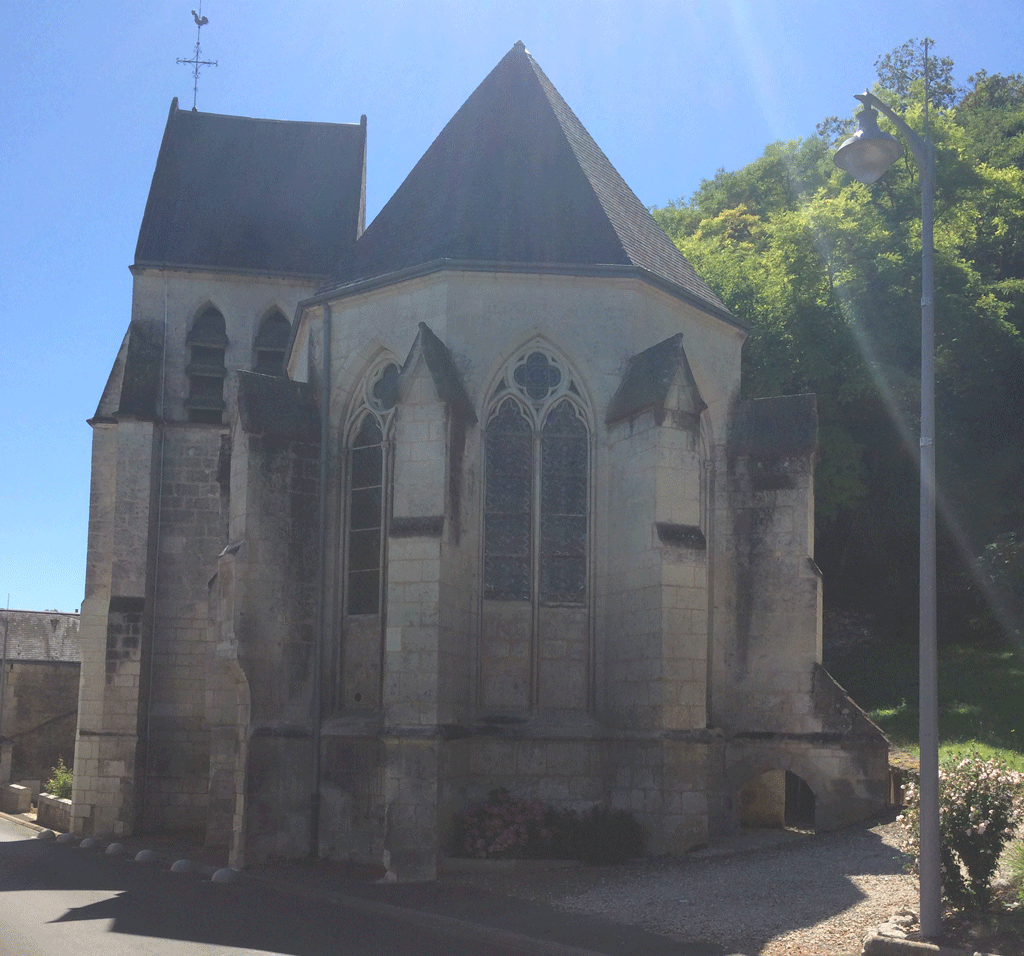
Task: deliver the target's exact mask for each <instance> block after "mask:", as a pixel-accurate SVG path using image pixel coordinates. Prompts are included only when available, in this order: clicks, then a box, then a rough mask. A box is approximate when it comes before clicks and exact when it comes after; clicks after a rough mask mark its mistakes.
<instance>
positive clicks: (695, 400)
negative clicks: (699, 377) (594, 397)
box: [604, 332, 708, 426]
mask: <svg viewBox="0 0 1024 956" xmlns="http://www.w3.org/2000/svg"><path fill="white" fill-rule="evenodd" d="M677 379H678V380H679V385H680V389H681V394H680V400H681V405H680V407H679V408H678V409H676V411H679V412H682V413H683V414H685V415H686V416H687V417H688V418H689V419H690V420H691V421H692V423H693V425H694V426H697V424H698V422H699V420H700V414H701V412H703V411H704V409H706V408H707V407H708V406H707V404H706V403H705V401H704V399H703V398H701V395H700V390H699V389H698V388H697V382H696V381H695V380H694V377H693V371H692V370H691V368H690V362H689V360H688V359H687V358H686V352H685V350H684V349H683V333H682V332H677V333H676V334H675V335H673V336H672V337H671V338H667V339H665V340H664V341H663V342H659V343H658V344H657V345H652V346H651V347H650V348H649V349H644V351H642V352H640V353H639V354H638V355H634V356H633V357H632V358H631V359H630V360H629V365H628V366H626V374H625V375H623V376H622V381H621V382H620V383H619V387H618V389H616V391H615V394H614V395H613V396H612V400H611V402H609V403H608V411H607V412H606V413H605V417H604V420H605V422H606V423H607V424H609V425H613V424H615V422H621V421H624V420H625V419H627V418H635V417H636V416H637V415H639V414H640V413H641V412H646V411H652V410H653V411H654V414H655V417H656V418H657V419H658V420H659V422H660V420H661V419H663V418H664V415H665V405H666V403H667V402H668V397H669V390H670V389H671V388H672V383H673V382H675V381H676V380H677Z"/></svg>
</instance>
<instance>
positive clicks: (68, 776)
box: [43, 757, 74, 800]
mask: <svg viewBox="0 0 1024 956" xmlns="http://www.w3.org/2000/svg"><path fill="white" fill-rule="evenodd" d="M51 773H52V774H53V775H52V776H51V777H50V779H49V780H47V781H46V786H45V787H43V790H44V792H46V793H48V794H50V796H52V797H64V798H65V799H67V800H70V799H71V784H72V781H73V780H74V774H73V773H72V772H71V770H70V769H69V768H68V767H65V766H64V758H63V757H58V758H57V766H56V767H54V768H53V769H52V771H51Z"/></svg>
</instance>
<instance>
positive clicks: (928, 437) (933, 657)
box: [833, 92, 942, 937]
mask: <svg viewBox="0 0 1024 956" xmlns="http://www.w3.org/2000/svg"><path fill="white" fill-rule="evenodd" d="M857 99H858V100H860V101H861V103H863V104H864V109H862V110H861V111H860V113H858V114H857V118H858V120H859V121H860V129H858V130H857V132H856V133H854V134H853V136H851V137H850V138H849V139H848V140H846V142H844V143H843V144H842V146H840V147H839V149H838V150H837V151H836V154H835V156H834V157H833V161H834V162H835V164H836V166H838V167H839V168H840V169H842V170H845V171H846V172H848V173H849V174H850V175H851V176H853V177H854V179H857V180H859V181H860V182H862V183H867V184H869V185H870V184H871V183H873V182H875V181H876V180H877V179H879V178H880V177H881V175H882V174H883V173H884V172H885V171H886V170H887V169H888V168H889V166H891V165H892V163H893V162H895V161H896V160H897V159H899V158H900V157H901V156H902V155H903V147H902V146H901V145H900V142H899V140H897V139H896V137H894V136H891V135H889V134H888V133H883V132H882V131H881V130H880V129H879V128H878V114H877V113H876V112H875V110H878V111H879V112H881V113H884V114H885V115H886V116H887V117H888V118H889V119H890V120H891V121H892V123H893V125H894V126H895V127H896V129H897V130H899V132H900V133H901V134H902V136H903V138H904V139H905V140H906V141H907V145H908V146H910V151H911V153H913V155H914V160H915V161H916V163H917V168H918V172H919V174H920V179H921V532H920V535H921V537H920V549H921V551H920V585H919V587H920V596H919V600H920V624H919V627H920V631H919V641H920V645H919V647H920V678H919V679H920V685H921V688H920V695H921V703H920V746H921V758H920V760H921V763H920V769H921V788H920V801H921V824H920V825H921V848H920V879H921V934H922V935H923V936H926V937H935V936H938V935H939V930H940V925H941V917H942V881H941V878H940V873H939V702H938V664H937V646H936V628H935V314H934V299H933V295H934V289H935V271H934V252H935V246H934V239H933V226H934V209H933V205H934V198H935V147H934V145H933V144H932V142H931V141H930V140H929V138H928V135H927V133H926V134H925V136H924V137H923V138H922V137H921V136H919V135H918V134H917V133H915V132H914V131H913V130H912V129H911V128H910V127H909V126H908V125H907V124H906V123H905V122H904V120H903V119H902V118H901V117H900V116H899V115H898V114H897V113H895V112H893V110H891V109H890V108H889V107H888V106H886V105H885V103H883V102H882V101H881V100H880V99H878V97H877V96H873V95H872V94H871V93H867V92H865V93H861V94H859V95H858V96H857Z"/></svg>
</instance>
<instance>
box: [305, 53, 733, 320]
mask: <svg viewBox="0 0 1024 956" xmlns="http://www.w3.org/2000/svg"><path fill="white" fill-rule="evenodd" d="M438 260H453V261H456V262H463V263H466V262H471V263H480V264H499V265H509V264H513V265H514V264H527V265H532V266H537V265H560V266H570V267H571V266H585V267H592V266H602V265H605V266H609V265H610V266H632V267H636V268H640V269H643V270H646V271H647V272H649V273H651V274H652V275H654V276H655V277H657V278H659V279H661V280H663V281H665V282H668V283H670V284H671V285H672V286H673V287H675V288H676V289H678V290H679V291H680V292H682V293H683V294H684V295H685V296H686V297H688V298H690V299H692V300H694V301H696V302H697V303H698V304H700V305H701V306H703V307H704V308H706V309H709V310H711V311H713V312H716V313H719V314H722V315H725V316H728V312H727V311H726V309H725V306H724V305H723V304H722V301H721V300H720V299H719V298H718V296H716V295H715V294H714V293H713V292H712V291H711V290H710V289H709V288H708V287H707V285H705V283H704V282H703V280H701V279H700V277H699V276H698V275H697V273H696V272H695V271H694V269H693V267H692V266H691V265H690V263H689V262H687V261H686V259H685V258H684V257H683V255H682V253H680V252H679V250H678V249H677V248H676V247H675V245H674V244H673V243H672V241H671V240H670V239H669V238H668V236H666V235H665V233H664V231H663V230H662V229H661V227H660V226H659V225H658V224H657V223H656V222H655V221H654V219H653V218H652V217H651V215H650V213H649V212H648V211H647V209H646V207H645V206H644V205H643V203H641V202H640V200H639V199H637V197H636V196H635V195H634V194H633V192H632V191H631V190H630V188H629V187H628V186H627V185H626V183H625V182H624V181H623V179H622V177H621V176H620V175H619V174H618V173H617V172H616V171H615V169H614V167H613V166H612V164H611V163H610V162H609V161H608V158H607V157H606V156H605V155H604V153H603V152H601V150H600V148H599V147H598V145H597V144H596V143H595V142H594V140H593V139H592V138H591V137H590V134H589V133H588V132H587V131H586V130H585V129H584V128H583V124H582V123H581V122H580V121H579V120H578V119H577V118H576V116H575V114H574V113H573V112H572V110H571V109H569V107H568V106H567V105H566V103H565V100H563V99H562V97H561V96H560V95H559V93H558V91H557V90H556V89H555V88H554V86H552V85H551V81H550V80H549V79H548V78H547V77H546V76H545V75H544V73H543V71H542V70H541V68H540V67H539V66H538V65H537V63H536V61H535V60H534V59H533V57H532V56H530V54H529V53H528V52H527V50H526V48H525V47H524V46H523V44H522V43H521V42H519V43H516V44H515V46H513V47H512V49H511V50H510V51H509V52H508V53H507V54H506V55H505V56H504V58H503V59H502V60H501V61H500V62H499V63H498V65H497V66H496V67H495V68H494V69H493V70H492V71H491V73H490V74H489V75H488V76H487V78H486V79H485V80H484V81H483V82H482V83H481V84H480V86H479V87H477V89H476V90H475V92H474V93H473V94H472V95H471V96H470V97H469V99H468V100H466V102H465V103H464V104H463V106H462V107H461V109H459V111H458V112H457V113H456V114H455V116H453V117H452V119H451V120H450V121H449V123H448V125H447V126H445V128H444V129H443V130H442V131H441V133H440V135H439V136H438V137H437V139H436V140H434V142H433V144H432V145H431V146H430V148H429V149H428V150H427V152H426V153H425V154H424V155H423V157H422V159H420V161H419V162H418V163H417V164H416V166H415V167H414V168H413V170H412V172H411V173H410V174H409V176H408V177H407V178H406V180H405V182H404V183H403V184H402V185H401V186H400V187H399V189H398V191H397V192H396V193H395V195H394V196H392V198H391V200H390V201H389V202H388V204H387V205H386V206H385V207H384V209H383V210H381V212H380V214H379V215H378V216H377V218H376V219H374V221H373V222H372V223H371V225H370V226H369V228H367V230H366V232H365V233H363V235H362V236H361V238H360V239H359V241H358V242H357V243H356V248H355V255H354V257H353V258H352V259H351V261H349V262H347V263H343V264H342V265H341V266H340V267H339V268H338V270H336V272H335V273H334V275H333V277H332V279H331V281H330V282H329V283H328V285H327V286H326V287H325V288H324V290H322V291H323V292H331V291H333V290H335V289H338V288H340V287H342V286H345V285H348V284H350V283H352V282H357V281H360V280H364V279H370V278H374V277H379V276H384V275H388V274H390V273H395V272H401V271H403V270H406V269H410V268H415V267H417V266H423V265H426V264H427V263H432V262H436V261H438Z"/></svg>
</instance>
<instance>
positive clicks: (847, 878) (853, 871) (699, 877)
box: [453, 823, 918, 956]
mask: <svg viewBox="0 0 1024 956" xmlns="http://www.w3.org/2000/svg"><path fill="white" fill-rule="evenodd" d="M900 835H901V828H900V827H899V825H898V824H894V823H888V824H876V825H874V826H871V825H864V826H858V827H851V828H849V829H846V830H841V831H839V832H837V833H825V834H805V835H801V834H795V833H793V832H791V831H787V832H785V833H778V832H771V833H757V832H753V833H750V834H746V835H744V836H742V837H740V838H738V839H737V840H732V841H729V842H728V843H726V844H722V845H718V846H715V847H712V848H710V849H707V850H703V851H698V852H696V853H693V854H690V855H688V856H686V857H683V858H679V859H671V860H642V861H636V862H633V863H629V864H626V865H624V866H617V867H582V868H579V869H574V870H558V871H543V872H534V873H530V874H528V875H527V874H518V875H479V874H474V875H460V876H458V877H453V878H454V879H459V880H463V881H466V882H471V883H473V884H475V885H480V886H487V887H488V888H490V889H493V890H498V891H501V892H505V893H508V894H509V895H512V896H519V897H524V898H529V899H541V900H544V901H546V902H549V903H551V904H552V905H554V906H557V907H560V908H564V909H566V910H571V911H575V912H582V913H591V914H600V915H602V916H605V917H607V918H609V919H612V920H616V921H619V922H623V923H630V924H634V925H640V926H643V927H644V928H645V929H649V930H652V931H654V932H658V933H662V934H664V935H666V936H669V937H672V938H675V939H679V940H704V941H709V942H715V943H719V944H721V945H723V946H725V947H726V948H727V950H728V951H733V952H741V953H746V954H750V956H755V954H757V956H783V954H786V956H797V954H799V956H810V954H828V956H837V954H846V953H859V952H860V951H861V944H862V942H863V939H864V937H865V935H866V934H867V933H868V932H869V930H871V929H873V928H874V927H876V926H878V925H880V924H882V923H884V922H886V921H887V920H888V919H889V917H890V916H892V915H893V914H894V913H896V912H898V911H901V910H910V911H912V912H914V913H916V912H917V909H918V883H917V878H916V877H914V876H912V875H910V874H908V873H906V872H905V871H904V865H903V858H902V856H901V854H900V853H899V851H898V849H897V846H898V843H899V839H900Z"/></svg>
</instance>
